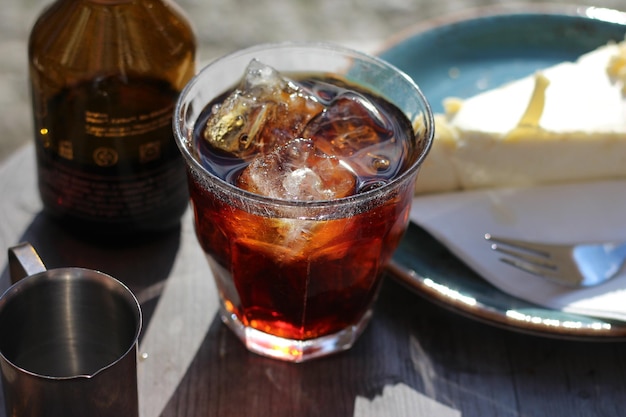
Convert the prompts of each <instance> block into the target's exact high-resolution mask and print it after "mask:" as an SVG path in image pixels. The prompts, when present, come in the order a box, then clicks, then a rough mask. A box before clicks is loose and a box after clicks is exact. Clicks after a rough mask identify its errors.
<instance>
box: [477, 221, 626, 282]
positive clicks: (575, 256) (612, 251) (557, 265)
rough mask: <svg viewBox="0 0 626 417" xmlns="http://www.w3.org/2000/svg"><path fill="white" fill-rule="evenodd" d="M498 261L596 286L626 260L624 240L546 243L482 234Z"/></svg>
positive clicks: (607, 278)
mask: <svg viewBox="0 0 626 417" xmlns="http://www.w3.org/2000/svg"><path fill="white" fill-rule="evenodd" d="M485 239H486V240H487V241H489V242H491V249H493V250H494V251H497V252H499V253H501V254H503V255H505V256H503V257H501V258H500V261H502V262H504V263H506V264H509V265H511V266H513V267H515V268H518V269H521V270H522V271H525V272H528V273H530V274H533V275H538V276H540V277H544V278H546V279H549V280H551V281H553V282H556V283H558V284H561V285H566V286H569V287H588V286H592V285H598V284H601V283H603V282H606V281H608V280H610V279H611V278H613V277H615V276H616V275H617V274H618V272H619V271H620V270H621V268H622V266H623V264H624V260H625V259H626V242H617V243H606V242H605V243H581V244H571V245H565V244H547V243H536V242H527V241H522V240H517V239H509V238H503V237H496V236H492V235H491V234H489V233H487V234H485Z"/></svg>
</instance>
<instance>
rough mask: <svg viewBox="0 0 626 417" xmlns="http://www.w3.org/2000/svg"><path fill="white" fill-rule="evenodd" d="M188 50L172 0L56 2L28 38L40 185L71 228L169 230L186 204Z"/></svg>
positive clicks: (190, 41)
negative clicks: (181, 136)
mask: <svg viewBox="0 0 626 417" xmlns="http://www.w3.org/2000/svg"><path fill="white" fill-rule="evenodd" d="M195 53H196V40H195V36H194V33H193V30H192V29H191V27H190V25H189V23H188V21H187V19H186V18H185V17H184V16H183V15H182V14H181V12H180V11H179V10H178V9H177V8H176V7H175V6H174V5H173V4H171V3H169V2H168V0H57V1H56V2H54V3H53V4H51V5H50V6H49V7H48V8H47V9H46V10H45V11H44V12H43V13H42V15H41V16H40V17H39V19H38V20H37V22H36V23H35V25H34V27H33V29H32V31H31V35H30V39H29V71H30V73H29V76H30V81H31V91H32V103H33V116H34V127H35V148H36V154H37V170H38V186H39V192H40V195H41V199H42V202H43V205H44V211H45V212H47V213H50V214H52V215H53V216H54V217H56V218H59V219H62V220H63V221H64V224H66V225H67V226H69V227H72V228H74V229H78V230H81V231H84V232H87V233H96V234H108V235H110V234H119V233H124V234H135V233H137V232H143V231H155V230H162V229H168V228H170V227H173V226H175V225H177V224H178V223H179V221H180V217H181V215H182V214H183V213H184V211H185V209H186V207H187V204H188V191H187V183H186V176H185V169H184V164H183V162H182V159H181V156H180V153H179V151H178V149H177V147H176V144H175V142H174V138H173V134H172V115H173V108H174V104H175V101H176V98H177V96H178V93H179V92H180V91H181V90H182V88H183V87H184V85H185V84H186V83H187V81H188V80H189V79H190V78H191V77H192V76H193V75H194V73H195V61H196V57H195Z"/></svg>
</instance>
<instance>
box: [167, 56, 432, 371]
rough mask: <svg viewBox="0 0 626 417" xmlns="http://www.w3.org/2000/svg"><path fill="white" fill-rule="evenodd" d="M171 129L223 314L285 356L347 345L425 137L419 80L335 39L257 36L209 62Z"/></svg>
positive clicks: (385, 253) (404, 214)
mask: <svg viewBox="0 0 626 417" xmlns="http://www.w3.org/2000/svg"><path fill="white" fill-rule="evenodd" d="M174 130H175V134H176V137H177V141H178V145H179V147H180V149H181V152H182V154H183V156H184V157H185V160H186V162H187V168H188V180H189V181H188V182H189V190H190V196H191V203H192V208H193V213H194V218H195V229H196V235H197V238H198V241H199V243H200V245H201V246H202V249H203V250H204V252H205V253H206V255H207V258H208V260H209V264H210V266H211V271H212V275H213V277H214V279H215V282H216V285H217V289H218V292H219V296H220V302H221V317H222V320H223V321H224V322H225V323H226V324H227V325H228V326H229V327H230V328H231V329H232V330H233V331H234V332H235V334H237V336H238V337H239V338H240V339H241V340H242V341H243V342H244V343H245V345H246V346H247V347H248V349H250V350H251V351H253V352H256V353H259V354H262V355H266V356H270V357H275V358H279V359H283V360H289V361H294V362H300V361H304V360H308V359H311V358H315V357H318V356H323V355H327V354H330V353H334V352H338V351H341V350H345V349H348V348H349V347H351V346H352V344H353V343H354V341H355V340H356V338H357V337H358V335H359V334H360V333H361V332H362V331H363V329H364V327H365V326H366V324H367V322H368V321H369V318H370V317H371V314H372V305H373V303H374V301H375V299H376V295H377V293H378V291H379V289H380V286H381V279H382V271H383V268H384V266H385V263H386V262H387V261H388V260H389V259H390V257H391V256H392V253H393V251H394V250H395V248H396V246H397V245H398V242H399V241H400V239H401V238H402V235H403V233H404V231H405V229H406V226H407V222H408V217H409V209H410V205H411V199H412V195H413V188H414V183H415V180H416V176H417V172H418V169H419V166H420V164H421V162H422V161H423V159H424V158H425V157H426V154H427V152H428V149H429V147H430V144H431V141H432V137H433V121H432V113H431V111H430V107H429V106H428V103H427V101H426V100H425V98H424V97H423V95H422V93H421V92H420V90H419V88H418V87H417V86H416V85H415V83H414V82H413V81H412V80H411V79H410V78H408V77H407V76H406V75H404V74H403V73H401V72H400V71H399V70H397V69H396V68H394V67H392V66H391V65H389V64H387V63H386V62H384V61H382V60H380V59H377V58H375V57H372V56H369V55H366V54H362V53H359V52H356V51H352V50H349V49H344V48H341V47H338V46H334V45H323V44H270V45H261V46H257V47H253V48H250V49H246V50H243V51H239V52H236V53H234V54H231V55H228V56H226V57H224V58H221V59H218V60H216V61H214V62H213V63H211V64H209V65H208V66H207V67H205V68H204V69H203V70H202V71H201V72H200V73H199V74H198V75H197V76H196V77H195V78H194V79H193V80H192V81H191V82H190V83H189V84H188V85H187V87H186V88H185V90H184V91H183V92H182V94H181V96H180V98H179V101H178V103H177V107H176V111H175V121H174Z"/></svg>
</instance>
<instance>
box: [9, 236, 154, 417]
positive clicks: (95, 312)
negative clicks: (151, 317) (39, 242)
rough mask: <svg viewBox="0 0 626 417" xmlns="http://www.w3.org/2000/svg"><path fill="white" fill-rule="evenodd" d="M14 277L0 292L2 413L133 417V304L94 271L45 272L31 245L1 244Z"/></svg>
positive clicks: (136, 322) (137, 315) (136, 328)
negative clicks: (3, 410) (4, 290)
mask: <svg viewBox="0 0 626 417" xmlns="http://www.w3.org/2000/svg"><path fill="white" fill-rule="evenodd" d="M9 269H10V274H11V280H12V282H13V283H14V284H13V285H12V286H11V287H10V288H9V289H8V290H7V291H6V292H5V293H4V294H3V295H2V297H1V298H0V369H1V373H2V385H3V388H4V397H5V405H6V410H7V416H9V417H13V416H20V417H24V416H55V417H58V416H64V417H71V416H76V417H78V416H81V417H85V416H110V417H122V416H131V417H138V415H139V406H138V394H137V342H138V337H139V333H140V331H141V321H142V317H141V309H140V306H139V303H138V302H137V299H136V298H135V296H134V295H133V294H132V293H131V291H130V290H129V289H128V288H127V287H126V286H125V285H124V284H122V283H121V282H119V281H117V280H116V279H114V278H113V277H111V276H109V275H106V274H104V273H102V272H98V271H94V270H91V269H84V268H58V269H51V270H46V268H45V266H44V264H43V262H42V261H41V259H40V258H39V256H38V255H37V252H36V251H35V249H34V248H33V247H32V246H31V245H30V244H28V243H23V244H20V245H18V246H15V247H12V248H10V249H9Z"/></svg>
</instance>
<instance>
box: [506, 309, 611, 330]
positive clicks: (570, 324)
mask: <svg viewBox="0 0 626 417" xmlns="http://www.w3.org/2000/svg"><path fill="white" fill-rule="evenodd" d="M506 316H507V317H509V318H511V319H514V320H520V321H524V322H528V323H533V324H542V325H545V326H550V327H565V328H568V329H582V328H587V329H594V330H610V329H611V324H610V323H602V322H592V323H583V322H581V321H576V320H557V319H549V318H545V317H539V316H536V315H533V314H527V313H524V312H521V311H517V310H507V312H506Z"/></svg>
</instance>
